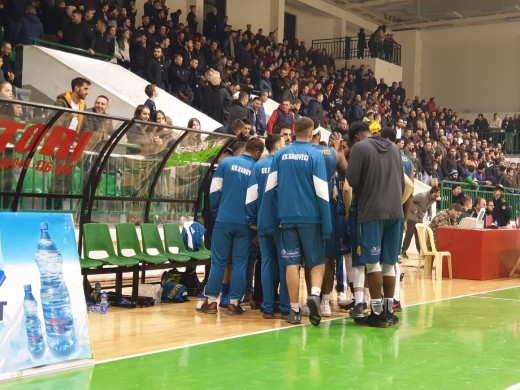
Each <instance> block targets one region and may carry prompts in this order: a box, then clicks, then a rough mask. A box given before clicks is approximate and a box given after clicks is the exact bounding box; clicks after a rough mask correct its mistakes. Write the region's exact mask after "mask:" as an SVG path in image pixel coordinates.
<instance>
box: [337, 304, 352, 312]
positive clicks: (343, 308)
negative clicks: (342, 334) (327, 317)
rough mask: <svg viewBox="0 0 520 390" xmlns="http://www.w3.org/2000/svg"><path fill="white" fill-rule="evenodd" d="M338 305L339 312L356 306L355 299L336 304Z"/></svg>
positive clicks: (348, 310) (347, 310)
mask: <svg viewBox="0 0 520 390" xmlns="http://www.w3.org/2000/svg"><path fill="white" fill-rule="evenodd" d="M338 306H339V311H340V312H342V313H349V312H350V310H352V309H353V308H354V306H356V301H351V302H350V303H349V304H348V305H338Z"/></svg>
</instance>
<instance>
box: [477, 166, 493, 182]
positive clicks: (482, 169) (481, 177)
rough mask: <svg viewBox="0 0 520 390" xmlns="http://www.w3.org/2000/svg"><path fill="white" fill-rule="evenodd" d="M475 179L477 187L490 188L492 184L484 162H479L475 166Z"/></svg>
mask: <svg viewBox="0 0 520 390" xmlns="http://www.w3.org/2000/svg"><path fill="white" fill-rule="evenodd" d="M475 179H477V183H478V184H479V185H487V186H490V185H492V184H493V181H492V178H491V177H489V170H488V169H487V164H486V163H485V162H480V163H479V164H478V166H477V172H475Z"/></svg>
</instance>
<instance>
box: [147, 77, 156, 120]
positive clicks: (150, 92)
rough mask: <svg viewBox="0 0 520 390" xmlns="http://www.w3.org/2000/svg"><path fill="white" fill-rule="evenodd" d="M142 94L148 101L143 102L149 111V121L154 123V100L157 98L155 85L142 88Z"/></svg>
mask: <svg viewBox="0 0 520 390" xmlns="http://www.w3.org/2000/svg"><path fill="white" fill-rule="evenodd" d="M144 93H145V94H146V96H148V99H146V101H145V102H144V105H145V106H146V107H147V108H148V110H149V111H150V119H151V120H152V121H155V116H156V113H157V107H156V106H155V99H157V96H159V90H158V89H157V86H156V85H155V84H148V85H147V86H146V87H145V88H144Z"/></svg>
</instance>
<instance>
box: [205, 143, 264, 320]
mask: <svg viewBox="0 0 520 390" xmlns="http://www.w3.org/2000/svg"><path fill="white" fill-rule="evenodd" d="M263 150H264V143H263V142H262V140H260V139H258V138H252V139H250V140H249V141H247V144H246V150H245V152H244V153H243V154H242V155H240V156H237V157H228V158H226V159H224V160H222V161H221V163H220V164H219V166H218V168H217V170H216V172H215V174H214V176H213V179H212V181H211V187H210V202H211V209H212V210H214V211H216V212H217V218H216V221H215V227H214V228H213V236H212V238H211V258H212V264H211V271H210V274H209V278H208V283H207V284H206V290H205V294H206V300H205V301H204V303H203V304H202V306H201V308H200V309H199V310H200V311H202V312H204V313H208V314H216V313H217V311H218V310H217V298H218V296H219V293H220V288H221V283H222V278H223V276H224V268H225V267H226V265H227V264H232V265H233V272H232V274H231V285H230V292H229V298H230V304H229V305H228V310H227V314H229V315H235V314H242V313H243V312H244V310H243V309H242V307H241V306H240V305H239V304H238V301H239V300H240V299H241V298H242V296H243V295H244V292H245V287H246V286H245V283H246V275H245V273H246V265H247V258H248V254H249V244H250V240H251V237H250V230H249V227H248V224H247V221H246V208H245V199H246V192H247V184H248V182H249V177H250V176H251V174H252V172H253V167H254V165H255V162H256V161H258V159H259V158H260V156H261V155H262V152H263Z"/></svg>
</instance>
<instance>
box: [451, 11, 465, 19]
mask: <svg viewBox="0 0 520 390" xmlns="http://www.w3.org/2000/svg"><path fill="white" fill-rule="evenodd" d="M453 15H455V16H457V17H459V18H461V19H463V18H464V16H462V15H461V14H460V13H458V12H457V11H453Z"/></svg>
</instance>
